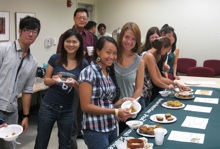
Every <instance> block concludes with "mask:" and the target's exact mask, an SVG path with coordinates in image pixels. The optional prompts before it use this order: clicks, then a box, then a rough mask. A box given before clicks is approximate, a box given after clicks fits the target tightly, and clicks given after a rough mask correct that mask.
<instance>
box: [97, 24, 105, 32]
mask: <svg viewBox="0 0 220 149" xmlns="http://www.w3.org/2000/svg"><path fill="white" fill-rule="evenodd" d="M102 27H104V29H106V25H105V24H104V23H100V24H99V25H98V30H99V29H101V28H102Z"/></svg>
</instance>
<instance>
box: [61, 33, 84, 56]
mask: <svg viewBox="0 0 220 149" xmlns="http://www.w3.org/2000/svg"><path fill="white" fill-rule="evenodd" d="M79 47H80V42H79V40H78V39H77V38H76V36H70V37H69V38H67V39H66V40H65V41H64V49H65V50H66V52H67V53H69V54H72V53H76V52H77V50H78V49H79Z"/></svg>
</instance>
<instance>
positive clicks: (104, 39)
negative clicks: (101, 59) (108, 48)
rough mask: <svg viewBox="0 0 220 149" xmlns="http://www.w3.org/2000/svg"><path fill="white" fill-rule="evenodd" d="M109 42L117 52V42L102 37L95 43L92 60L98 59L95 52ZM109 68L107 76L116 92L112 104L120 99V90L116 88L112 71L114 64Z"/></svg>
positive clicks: (113, 70) (110, 38)
mask: <svg viewBox="0 0 220 149" xmlns="http://www.w3.org/2000/svg"><path fill="white" fill-rule="evenodd" d="M107 41H108V42H111V43H112V44H114V45H115V47H116V49H117V51H118V45H117V42H116V41H115V40H114V39H113V38H112V37H109V36H102V37H101V38H99V40H98V41H97V43H96V46H95V50H94V55H93V57H94V60H96V59H97V57H98V54H97V51H101V50H102V48H103V47H104V44H105V43H106V42H107ZM117 53H118V52H117ZM108 68H109V74H110V77H111V78H112V81H113V82H114V84H115V87H116V91H115V93H116V94H115V97H114V100H113V103H116V102H117V101H118V100H119V98H120V94H121V92H120V88H119V87H118V83H117V80H116V76H115V69H114V64H112V65H111V66H109V67H108Z"/></svg>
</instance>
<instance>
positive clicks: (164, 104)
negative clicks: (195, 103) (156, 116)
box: [162, 102, 185, 109]
mask: <svg viewBox="0 0 220 149" xmlns="http://www.w3.org/2000/svg"><path fill="white" fill-rule="evenodd" d="M162 106H163V107H164V108H168V109H181V108H183V107H185V105H184V104H183V103H182V106H181V107H172V106H168V105H167V102H164V103H162Z"/></svg>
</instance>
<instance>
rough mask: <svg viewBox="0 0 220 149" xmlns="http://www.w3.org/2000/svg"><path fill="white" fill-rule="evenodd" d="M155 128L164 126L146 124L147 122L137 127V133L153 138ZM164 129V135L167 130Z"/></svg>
mask: <svg viewBox="0 0 220 149" xmlns="http://www.w3.org/2000/svg"><path fill="white" fill-rule="evenodd" d="M156 128H164V127H163V126H161V125H159V124H157V125H148V124H144V125H141V126H140V127H139V128H138V129H137V133H138V134H139V135H141V136H144V137H150V138H153V137H155V136H154V129H156ZM164 129H165V135H166V134H167V130H166V128H164Z"/></svg>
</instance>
